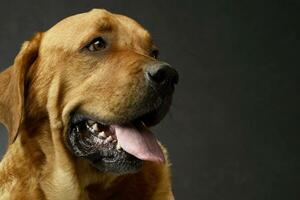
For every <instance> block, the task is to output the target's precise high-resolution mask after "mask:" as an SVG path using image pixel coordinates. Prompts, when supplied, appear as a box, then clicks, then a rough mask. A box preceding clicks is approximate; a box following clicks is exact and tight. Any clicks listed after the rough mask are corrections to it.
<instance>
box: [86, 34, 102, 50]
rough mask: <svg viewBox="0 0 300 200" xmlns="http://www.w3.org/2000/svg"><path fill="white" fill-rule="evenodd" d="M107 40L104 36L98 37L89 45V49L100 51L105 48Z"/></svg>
mask: <svg viewBox="0 0 300 200" xmlns="http://www.w3.org/2000/svg"><path fill="white" fill-rule="evenodd" d="M105 47H106V42H105V40H104V39H103V38H102V37H98V38H96V39H94V40H93V41H92V42H91V43H90V44H89V45H88V46H87V48H88V50H89V51H100V50H102V49H105Z"/></svg>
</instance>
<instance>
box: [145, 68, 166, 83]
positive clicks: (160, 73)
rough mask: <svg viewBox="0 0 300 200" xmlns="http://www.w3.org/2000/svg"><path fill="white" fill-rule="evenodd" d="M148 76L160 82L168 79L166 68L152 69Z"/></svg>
mask: <svg viewBox="0 0 300 200" xmlns="http://www.w3.org/2000/svg"><path fill="white" fill-rule="evenodd" d="M148 76H149V78H150V79H151V81H153V82H156V83H158V84H160V83H163V82H164V81H165V80H166V79H167V72H166V70H164V68H160V69H158V70H150V71H148Z"/></svg>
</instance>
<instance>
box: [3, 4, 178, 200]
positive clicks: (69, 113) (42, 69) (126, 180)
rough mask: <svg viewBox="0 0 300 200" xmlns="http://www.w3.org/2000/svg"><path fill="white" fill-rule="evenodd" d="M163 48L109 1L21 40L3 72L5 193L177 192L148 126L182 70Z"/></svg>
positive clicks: (124, 196)
mask: <svg viewBox="0 0 300 200" xmlns="http://www.w3.org/2000/svg"><path fill="white" fill-rule="evenodd" d="M157 56H158V49H157V47H156V46H155V45H154V43H153V41H152V39H151V36H150V34H149V33H148V31H146V30H145V29H144V28H143V27H142V26H141V25H140V24H138V23H137V22H136V21H134V20H133V19H131V18H128V17H126V16H123V15H119V14H113V13H110V12H108V11H106V10H103V9H93V10H91V11H89V12H87V13H82V14H77V15H74V16H71V17H68V18H65V19H63V20H62V21H60V22H59V23H57V24H56V25H54V26H53V27H52V28H50V29H49V30H47V31H45V32H39V33H36V34H35V35H34V36H33V38H32V39H30V40H29V41H26V42H24V44H23V45H22V47H21V50H20V52H19V53H18V55H17V56H16V58H15V60H14V63H13V65H12V66H10V67H9V68H7V69H6V70H4V71H3V72H2V73H1V74H0V94H1V96H0V121H1V122H2V123H3V124H4V125H5V126H6V128H7V130H8V133H9V146H8V149H7V152H6V154H5V156H4V157H3V159H2V161H1V164H0V199H1V200H4V199H5V200H6V199H9V200H15V199H18V200H19V199H22V200H29V199H30V200H35V199H41V200H42V199H47V200H79V199H80V200H113V199H115V200H116V199H118V200H135V199H139V200H154V199H155V200H169V199H174V196H173V193H172V186H171V172H170V162H169V160H168V156H167V151H166V149H165V148H164V147H163V146H162V145H161V144H160V142H158V141H157V139H156V138H155V136H154V135H153V133H152V132H151V131H150V129H149V127H152V126H154V125H156V124H158V123H159V122H160V121H161V120H162V119H163V118H164V116H165V115H166V113H167V112H168V110H169V108H170V104H171V101H172V95H173V93H174V88H175V85H176V84H177V82H178V73H177V71H176V70H175V69H173V68H172V67H171V66H170V65H169V64H167V63H165V62H162V61H159V60H158V58H157Z"/></svg>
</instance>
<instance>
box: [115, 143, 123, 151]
mask: <svg viewBox="0 0 300 200" xmlns="http://www.w3.org/2000/svg"><path fill="white" fill-rule="evenodd" d="M116 148H117V150H121V148H122V147H121V145H120V144H119V142H118V143H117V146H116Z"/></svg>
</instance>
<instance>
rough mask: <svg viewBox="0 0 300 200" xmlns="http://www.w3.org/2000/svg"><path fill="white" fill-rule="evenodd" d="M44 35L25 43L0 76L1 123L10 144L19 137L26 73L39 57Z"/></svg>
mask: <svg viewBox="0 0 300 200" xmlns="http://www.w3.org/2000/svg"><path fill="white" fill-rule="evenodd" d="M41 38H42V33H37V34H35V36H34V37H33V39H31V40H30V41H26V42H24V44H23V45H22V47H21V50H20V52H19V53H18V55H17V56H16V58H15V60H14V64H13V65H12V66H10V67H9V68H7V69H6V70H5V71H3V72H2V73H1V74H0V122H2V123H4V125H5V126H6V128H7V130H8V134H9V143H10V144H11V143H13V142H14V141H15V139H16V137H17V135H18V131H19V127H20V125H21V123H22V118H23V113H24V85H25V81H26V80H25V77H26V72H27V71H28V69H29V68H30V66H31V65H32V64H33V63H34V61H35V60H36V58H37V57H38V52H39V46H40V41H41Z"/></svg>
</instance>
